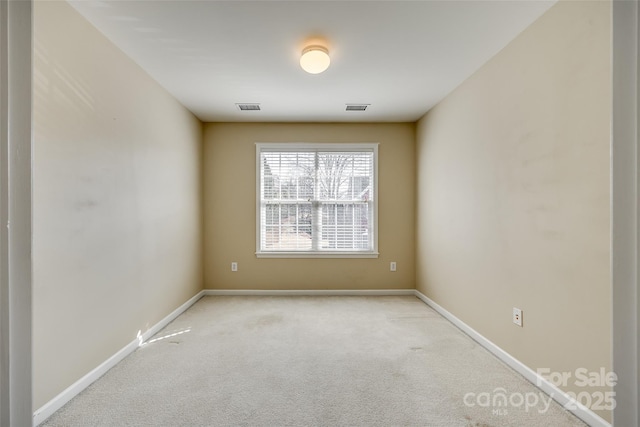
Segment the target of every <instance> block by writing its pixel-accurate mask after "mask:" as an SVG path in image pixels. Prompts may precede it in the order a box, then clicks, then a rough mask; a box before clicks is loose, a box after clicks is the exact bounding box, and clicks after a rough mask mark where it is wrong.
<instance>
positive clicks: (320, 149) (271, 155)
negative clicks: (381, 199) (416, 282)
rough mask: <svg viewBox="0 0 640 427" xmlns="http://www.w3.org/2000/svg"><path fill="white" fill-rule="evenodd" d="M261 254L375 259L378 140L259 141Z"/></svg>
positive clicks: (258, 236)
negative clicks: (277, 142)
mask: <svg viewBox="0 0 640 427" xmlns="http://www.w3.org/2000/svg"><path fill="white" fill-rule="evenodd" d="M256 147H257V149H256V169H257V178H258V180H257V181H258V183H257V187H258V188H257V251H256V255H257V256H259V257H260V256H264V257H269V256H273V257H276V256H285V257H307V256H308V257H323V256H324V257H362V258H367V257H377V255H378V253H377V249H378V246H377V218H376V216H377V154H378V145H377V144H273V143H271V144H257V145H256Z"/></svg>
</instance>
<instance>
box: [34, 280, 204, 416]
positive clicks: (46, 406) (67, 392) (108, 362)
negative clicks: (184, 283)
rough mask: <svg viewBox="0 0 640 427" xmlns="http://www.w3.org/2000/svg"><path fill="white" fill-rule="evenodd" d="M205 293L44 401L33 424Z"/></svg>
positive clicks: (83, 387)
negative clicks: (47, 400)
mask: <svg viewBox="0 0 640 427" xmlns="http://www.w3.org/2000/svg"><path fill="white" fill-rule="evenodd" d="M204 295H205V293H204V291H200V292H198V293H197V294H196V295H195V296H193V297H192V298H190V299H189V300H188V301H187V302H185V303H184V304H182V305H181V306H180V307H178V308H176V309H175V310H174V311H173V312H171V314H169V315H168V316H166V317H165V318H164V319H162V320H161V321H159V322H158V323H156V324H155V325H153V326H152V327H151V328H149V329H148V330H147V331H146V332H145V333H144V334H141V335H139V336H138V337H136V339H134V340H133V341H131V342H130V343H129V344H127V345H126V346H124V347H123V348H122V349H120V351H118V352H117V353H116V354H114V355H113V356H111V357H110V358H108V359H107V360H105V361H104V362H102V363H101V364H100V365H99V366H98V367H97V368H95V369H93V370H92V371H91V372H89V373H88V374H86V375H85V376H84V377H82V378H80V379H79V380H78V381H76V382H75V383H73V384H72V385H70V386H69V387H67V388H66V389H65V390H64V391H63V392H62V393H60V394H59V395H57V396H56V397H54V398H53V399H51V400H50V401H49V402H47V403H45V404H44V405H43V406H42V407H40V408H39V409H37V410H36V411H35V412H34V413H33V425H34V426H37V425H39V424H41V423H42V422H43V421H45V420H46V419H47V418H49V417H50V416H51V415H53V414H54V413H55V412H56V411H57V410H58V409H60V408H62V407H63V406H64V405H65V404H66V403H67V402H69V401H70V400H71V399H73V398H74V397H75V396H77V395H78V394H80V392H82V390H84V389H85V388H87V387H89V386H90V385H91V384H92V383H93V382H94V381H96V380H97V379H98V378H100V377H101V376H103V375H104V374H105V373H107V371H108V370H109V369H111V368H113V367H114V366H115V365H117V364H118V363H119V362H120V361H122V359H124V358H125V357H127V356H128V355H129V354H131V353H133V352H134V351H135V350H136V349H137V348H138V347H139V346H140V344H142V343H143V342H145V341H147V340H148V339H149V338H151V337H152V336H154V335H155V334H156V333H158V332H159V331H160V330H161V329H162V328H164V327H165V326H167V325H168V324H169V323H171V321H173V320H174V319H175V318H176V317H178V316H179V315H181V314H182V313H184V312H185V311H186V310H187V309H188V308H189V307H191V306H192V305H193V304H195V303H196V301H198V300H199V299H200V298H202V297H203V296H204Z"/></svg>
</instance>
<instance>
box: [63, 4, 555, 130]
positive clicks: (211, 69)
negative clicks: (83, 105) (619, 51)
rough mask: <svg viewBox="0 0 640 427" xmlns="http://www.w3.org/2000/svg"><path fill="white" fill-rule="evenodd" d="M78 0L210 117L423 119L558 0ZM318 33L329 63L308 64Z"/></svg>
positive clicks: (182, 99) (191, 104) (100, 25)
mask: <svg viewBox="0 0 640 427" xmlns="http://www.w3.org/2000/svg"><path fill="white" fill-rule="evenodd" d="M71 3H72V5H73V6H74V7H75V8H76V9H77V10H78V11H79V12H80V13H81V14H82V15H84V16H85V17H86V18H87V19H88V20H89V21H90V22H91V23H93V25H95V26H96V27H97V28H98V29H99V30H100V31H102V32H103V33H104V34H105V35H106V36H107V37H108V38H109V39H111V40H112V41H113V42H114V43H115V44H116V45H117V46H119V47H120V48H121V49H122V50H123V51H124V52H125V53H127V54H128V55H129V56H130V57H131V58H133V60H134V61H135V62H137V63H138V64H139V65H140V66H141V67H142V68H143V69H145V70H146V71H147V72H148V73H149V74H150V75H151V76H152V77H153V78H154V79H156V80H157V81H158V82H159V83H160V84H161V85H162V86H163V87H165V88H166V89H167V90H168V91H169V92H170V93H171V94H173V96H175V97H176V98H177V99H178V100H179V101H180V102H181V103H182V104H183V105H184V106H186V107H187V108H188V109H189V110H191V111H192V112H193V113H194V114H195V115H197V116H198V117H199V118H200V119H201V120H203V121H207V122H209V121H213V122H215V121H218V122H220V121H287V122H289V121H323V122H328V121H335V122H347V121H349V122H353V121H358V122H368V121H415V120H417V119H419V118H420V117H421V116H422V115H423V114H424V113H425V112H426V111H428V110H429V109H430V108H431V107H433V106H434V105H435V104H436V103H438V101H440V100H441V99H442V98H444V97H445V96H446V95H447V94H448V93H450V92H451V91H452V90H453V89H454V88H455V87H456V86H458V85H459V84H460V83H462V82H463V81H464V80H465V79H466V78H467V77H469V76H470V75H471V74H473V72H475V71H476V70H477V69H478V68H479V67H480V66H481V65H482V64H484V63H485V62H486V61H487V60H488V59H489V58H491V57H492V56H493V55H495V54H496V53H497V52H498V51H499V50H500V49H502V48H503V47H504V46H505V45H507V44H508V43H509V41H511V40H512V39H513V38H514V37H515V36H516V35H518V34H519V33H520V32H521V31H522V30H524V29H525V28H526V27H527V26H528V25H529V24H531V23H532V22H533V21H535V20H536V19H537V18H538V17H539V16H540V15H542V13H544V12H545V11H546V10H547V9H548V8H549V7H551V6H552V5H553V3H554V1H542V0H535V1H522V0H511V1H495V0H494V1H482V0H473V1H453V0H448V1H331V0H324V1H304V0H299V1H268V0H263V1H244V0H235V1H211V0H210V1H184V0H169V1H168V0H143V1H122V0H115V1H112V0H103V1H94V0H89V1H87V0H76V1H71ZM313 37H321V38H323V39H325V40H326V42H327V47H328V48H329V51H330V55H331V66H330V67H329V69H328V70H327V71H326V72H324V73H322V74H318V75H311V74H307V73H305V72H304V71H303V70H302V69H301V68H300V66H299V64H298V61H299V57H300V52H301V51H302V48H303V47H304V44H305V41H306V40H308V39H309V38H313ZM236 103H260V104H261V108H262V110H261V111H248V112H241V111H239V110H238V108H237V107H236ZM349 103H356V104H359V103H362V104H371V106H370V107H369V108H368V109H367V111H365V112H347V111H345V104H349Z"/></svg>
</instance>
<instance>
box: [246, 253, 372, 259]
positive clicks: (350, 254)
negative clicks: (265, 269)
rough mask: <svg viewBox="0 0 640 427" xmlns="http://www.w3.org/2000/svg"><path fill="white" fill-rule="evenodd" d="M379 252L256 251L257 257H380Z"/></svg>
mask: <svg viewBox="0 0 640 427" xmlns="http://www.w3.org/2000/svg"><path fill="white" fill-rule="evenodd" d="M379 255H380V254H379V253H378V252H256V258H378V256H379Z"/></svg>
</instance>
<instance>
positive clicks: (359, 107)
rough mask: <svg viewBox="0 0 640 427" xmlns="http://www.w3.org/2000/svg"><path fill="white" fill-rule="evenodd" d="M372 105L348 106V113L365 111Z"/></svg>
mask: <svg viewBox="0 0 640 427" xmlns="http://www.w3.org/2000/svg"><path fill="white" fill-rule="evenodd" d="M369 105H371V104H347V111H364V110H366V109H367V107H368V106H369Z"/></svg>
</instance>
